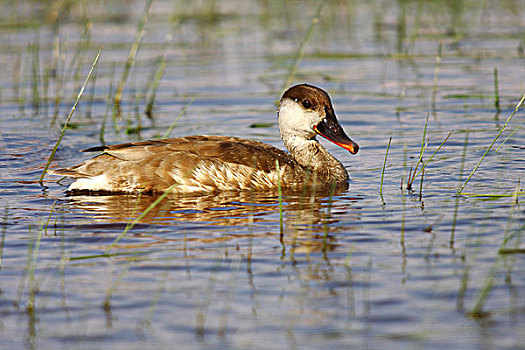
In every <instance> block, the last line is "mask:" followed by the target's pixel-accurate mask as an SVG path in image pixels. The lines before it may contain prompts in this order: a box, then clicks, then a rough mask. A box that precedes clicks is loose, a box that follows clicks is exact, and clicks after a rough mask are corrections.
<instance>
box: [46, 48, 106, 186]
mask: <svg viewBox="0 0 525 350" xmlns="http://www.w3.org/2000/svg"><path fill="white" fill-rule="evenodd" d="M101 53H102V48H101V49H100V50H98V54H97V56H96V57H95V60H94V61H93V64H92V65H91V69H90V70H89V73H88V75H87V77H86V80H85V81H84V84H82V87H81V88H80V91H79V92H78V95H77V99H76V100H75V103H74V104H73V107H71V111H70V112H69V115H68V117H67V119H66V121H65V123H64V126H63V127H62V131H61V132H60V136H59V137H58V140H57V142H56V143H55V146H54V147H53V150H52V151H51V154H50V155H49V158H48V159H47V163H46V165H45V166H44V170H43V171H42V175H40V179H39V180H38V183H39V184H40V185H43V180H44V176H45V175H46V172H47V169H49V165H50V164H51V161H52V160H53V158H54V157H55V153H56V151H57V149H58V146H59V145H60V142H61V141H62V138H63V137H64V134H65V132H66V129H67V127H68V124H69V121H70V120H71V117H72V116H73V113H74V112H75V110H76V109H77V105H78V102H79V101H80V98H81V97H82V94H83V93H84V89H85V88H86V85H87V83H88V82H89V79H90V78H91V75H92V74H93V71H94V70H95V67H96V66H97V63H98V59H99V57H100V54H101Z"/></svg>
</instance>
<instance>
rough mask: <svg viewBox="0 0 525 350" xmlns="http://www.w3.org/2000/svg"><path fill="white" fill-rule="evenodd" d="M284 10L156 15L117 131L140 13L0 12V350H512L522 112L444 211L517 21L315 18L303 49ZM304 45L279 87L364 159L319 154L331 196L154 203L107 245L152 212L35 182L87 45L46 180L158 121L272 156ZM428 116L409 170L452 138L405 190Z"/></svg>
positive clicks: (503, 106)
mask: <svg viewBox="0 0 525 350" xmlns="http://www.w3.org/2000/svg"><path fill="white" fill-rule="evenodd" d="M305 4H306V3H304V2H296V1H286V2H284V3H274V2H264V1H251V2H244V1H232V2H227V3H224V2H176V3H172V2H169V1H160V0H158V1H155V2H154V3H153V4H152V7H151V11H150V15H149V18H148V22H147V24H146V27H145V28H146V30H145V32H144V35H143V37H142V41H141V46H140V48H139V51H138V53H137V56H136V58H135V64H134V66H133V67H132V69H131V70H130V74H129V77H128V78H127V80H126V85H125V89H124V94H123V100H122V103H121V115H120V116H118V117H117V116H116V115H115V114H114V110H113V106H112V104H111V100H112V99H111V97H110V96H113V94H114V92H115V90H116V86H117V85H118V83H119V81H120V79H121V76H122V71H123V67H124V65H125V61H126V58H127V56H128V53H129V50H130V47H131V43H132V42H133V39H134V36H135V33H136V28H137V24H138V23H139V21H140V17H141V16H142V15H143V13H144V6H145V4H144V3H142V2H119V1H117V2H110V3H107V4H106V3H103V2H89V3H88V2H79V3H72V4H70V6H69V5H68V6H65V7H61V5H60V3H57V4H55V3H53V2H52V3H50V4H49V6H48V4H47V3H46V5H44V4H43V3H42V4H41V3H40V2H32V1H23V2H16V3H5V4H3V5H2V8H3V10H4V11H2V15H1V16H2V23H3V24H2V25H1V26H0V30H1V33H2V35H1V36H0V46H1V48H2V51H1V52H2V53H1V54H0V115H1V120H0V123H1V125H0V127H1V138H0V167H1V169H2V170H1V173H0V175H1V176H0V184H1V189H2V190H1V191H0V198H1V203H2V205H1V208H0V209H1V211H2V218H1V222H2V227H1V229H0V232H1V240H0V256H1V260H0V312H1V315H2V317H1V319H0V334H1V337H0V339H1V340H0V347H2V348H23V347H27V348H51V347H53V348H77V347H79V348H102V347H109V346H111V347H112V348H126V349H129V348H143V347H144V346H148V347H151V346H153V347H155V348H167V347H172V346H173V345H174V344H177V346H178V347H180V348H188V349H194V348H217V347H225V348H240V349H245V348H255V349H259V348H261V349H262V348H290V349H296V348H297V349H299V348H315V349H333V348H371V349H375V348H384V347H388V348H394V349H406V348H440V349H441V348H443V347H450V348H472V349H490V348H509V349H514V348H519V347H521V346H523V344H524V343H525V337H524V334H525V332H524V316H525V314H524V310H525V300H524V296H523V293H522V290H523V288H524V287H525V270H524V266H525V260H524V254H523V242H522V233H523V230H524V214H523V208H522V207H521V205H520V201H521V199H522V198H523V196H522V195H521V196H519V197H518V201H517V202H518V204H516V198H513V197H512V194H513V192H514V191H516V189H518V188H519V189H521V188H522V185H521V182H520V181H522V180H523V178H524V175H525V161H524V159H525V158H524V148H525V145H524V143H523V139H524V136H525V135H524V132H523V129H522V128H521V127H520V125H521V124H522V123H523V118H524V115H523V111H519V112H518V113H516V114H515V115H514V117H513V118H512V120H511V121H510V122H509V124H508V125H507V127H506V129H505V130H504V131H503V133H502V134H501V137H500V138H499V139H498V141H497V142H496V143H495V147H494V149H493V150H491V151H490V152H489V153H488V154H487V157H486V158H485V159H484V160H483V162H482V164H481V166H480V167H479V168H478V169H477V171H476V172H475V173H474V175H473V177H472V179H471V180H470V181H469V183H468V184H467V186H466V187H465V190H464V194H463V195H461V196H457V195H456V193H457V190H458V188H459V186H460V185H461V184H462V183H463V182H464V181H465V179H466V178H467V176H468V175H469V174H470V172H471V171H472V169H474V167H475V166H476V164H477V163H478V161H479V160H480V158H481V156H482V155H483V154H484V153H485V151H486V150H487V148H488V147H489V145H490V144H491V142H492V141H493V140H494V138H495V137H496V135H497V134H498V132H499V131H500V130H501V128H502V127H503V126H504V124H505V122H506V120H507V118H508V117H509V116H510V115H511V113H512V111H513V110H514V108H515V106H516V104H517V103H518V101H519V99H520V98H521V96H522V95H523V92H524V90H525V86H524V84H523V82H524V81H525V79H524V78H525V64H524V62H525V61H524V56H523V51H524V47H525V36H524V33H523V28H524V25H525V12H524V10H523V6H521V3H520V2H519V1H501V2H497V3H485V2H474V1H472V2H470V1H455V2H448V1H434V2H430V3H429V2H425V1H414V2H408V3H407V2H395V3H392V2H385V1H372V2H361V1H358V2H354V3H346V2H342V1H334V2H331V1H327V2H326V3H325V4H324V6H323V7H322V8H321V10H320V15H319V16H318V17H317V20H316V22H315V23H317V24H314V26H313V27H311V30H312V35H311V38H309V37H308V34H307V33H308V31H309V28H310V26H311V23H312V19H313V18H314V17H315V16H316V11H317V4H316V3H308V6H306V5H305ZM308 39H309V40H308ZM302 42H304V43H306V44H305V45H304V52H303V53H304V56H303V58H302V60H300V62H299V63H298V65H297V71H296V74H295V75H293V76H292V82H293V83H299V82H309V83H311V84H314V85H318V86H321V87H323V88H324V89H326V90H327V91H328V92H329V93H330V94H331V96H332V99H333V104H334V107H335V111H336V113H337V115H338V118H339V120H340V122H341V124H342V125H343V127H344V128H345V130H346V131H347V133H348V134H349V135H350V137H352V139H354V140H355V141H356V142H358V143H359V145H360V146H361V149H360V152H359V154H358V155H356V156H352V155H350V154H349V153H348V152H346V151H345V150H343V149H340V148H337V147H336V146H334V145H331V144H328V143H327V142H325V141H324V140H321V142H322V143H323V145H325V146H326V147H327V148H328V149H329V150H330V151H331V152H332V153H333V154H334V155H335V156H336V157H337V158H338V159H340V160H341V161H342V162H343V164H344V165H345V166H346V167H347V169H348V171H349V173H350V177H351V183H350V188H349V189H348V190H346V191H340V192H336V193H322V192H312V191H304V192H301V193H284V195H283V198H282V201H283V209H282V222H281V210H280V207H279V197H278V194H277V193H222V194H219V195H204V196H168V197H167V198H166V199H165V200H164V201H163V202H161V203H160V204H159V205H158V206H156V207H155V208H154V209H153V210H151V211H150V212H149V213H148V214H147V215H145V216H143V217H142V218H141V219H140V220H139V221H138V222H137V223H136V224H135V225H134V226H133V227H132V228H131V229H129V228H128V230H127V226H128V225H129V223H131V222H133V220H134V219H135V218H137V217H139V215H140V214H141V213H143V212H144V211H145V210H146V209H147V208H148V206H150V205H151V204H152V203H153V202H154V201H155V199H156V197H154V196H97V197H87V196H77V197H71V196H67V195H66V193H65V190H66V188H67V186H68V184H69V182H68V180H63V181H60V182H57V180H58V179H56V178H54V177H51V176H48V177H46V178H45V182H44V185H45V186H40V185H39V184H38V178H39V176H40V174H41V172H42V170H43V167H44V165H45V162H46V160H47V158H48V157H49V154H50V152H51V149H52V148H53V146H54V144H55V142H56V140H57V138H58V135H59V133H60V129H61V126H62V123H63V122H64V121H65V118H66V116H67V114H68V113H69V111H70V108H71V105H72V103H73V102H74V99H75V97H76V94H77V92H78V89H79V88H80V86H81V85H82V81H83V79H84V77H85V76H86V74H87V72H88V71H89V68H90V66H91V62H92V60H93V59H94V57H95V55H96V52H97V51H98V49H99V48H100V47H101V46H103V47H104V50H103V52H102V56H101V59H100V63H99V65H98V66H97V69H96V75H95V76H94V77H93V79H92V81H91V82H90V84H89V85H88V87H87V88H86V91H85V93H84V95H83V97H82V100H81V102H80V104H79V107H78V109H77V110H76V112H75V114H74V116H73V118H72V127H71V128H69V129H68V130H67V131H66V133H65V137H64V139H63V140H62V142H61V144H60V147H59V149H58V152H57V153H56V155H55V157H54V160H53V162H52V165H51V166H52V167H58V166H67V165H72V164H75V163H77V162H79V161H80V160H83V159H86V158H88V157H89V156H90V155H89V154H83V153H79V152H78V151H79V150H81V149H84V148H88V147H92V146H97V145H100V144H101V143H102V142H106V143H118V142H128V141H130V140H139V139H149V138H156V137H161V136H162V135H164V134H165V132H166V131H167V130H168V129H169V127H170V126H172V125H174V128H173V129H172V130H171V133H170V136H172V137H176V136H183V135H193V134H215V135H230V136H237V137H244V138H250V139H255V140H259V141H263V142H267V143H270V144H272V145H275V146H277V147H282V143H281V141H280V138H279V132H278V127H277V124H276V105H275V102H276V100H278V98H279V96H280V94H281V93H282V90H283V88H285V86H284V84H285V82H286V81H287V79H288V77H289V75H290V72H293V69H292V68H291V67H292V66H293V64H294V60H295V59H296V57H301V56H302V55H301V52H299V54H298V50H299V48H300V47H301V43H302ZM164 56H165V57H166V66H165V69H164V71H163V75H162V79H161V81H160V84H159V86H158V90H157V93H156V98H155V103H154V109H153V114H152V116H153V119H150V118H148V117H147V116H146V115H145V114H144V109H145V108H146V105H147V103H148V98H149V97H150V96H151V94H152V92H153V90H154V89H153V86H152V85H153V84H152V82H153V80H154V79H153V77H154V75H155V72H156V71H157V69H158V67H159V62H160V60H161V59H162V57H164ZM495 69H497V77H498V79H497V81H498V87H497V89H498V95H499V110H498V108H497V107H496V106H495V103H494V94H495V86H494V71H495ZM57 101H58V103H57ZM184 109H186V110H185V112H183V113H181V112H182V111H183V110H184ZM114 116H115V118H114ZM427 117H428V126H427V132H426V137H425V140H424V143H425V144H427V146H426V150H425V154H424V156H423V161H427V160H428V159H430V157H431V155H432V154H433V153H434V152H435V151H436V149H437V148H438V147H439V146H440V144H441V143H442V142H443V140H445V138H446V137H447V135H448V134H449V133H450V132H452V134H451V135H450V137H449V138H448V140H447V141H446V142H445V144H444V145H443V147H442V148H441V149H440V150H439V152H437V153H436V155H435V156H434V157H433V158H432V160H431V161H430V162H429V163H428V165H427V166H426V169H425V173H424V177H423V185H422V186H420V184H421V174H419V175H418V176H417V178H416V180H415V181H414V185H413V189H412V190H411V191H408V190H407V188H406V181H407V177H408V176H409V172H410V168H411V167H415V165H416V163H417V161H418V158H419V155H420V150H421V144H422V141H423V134H424V129H425V124H426V123H427ZM513 131H515V132H514V133H512V132H513ZM511 133H512V134H511ZM390 137H392V143H391V146H390V149H389V154H388V158H387V163H386V169H385V173H384V183H383V188H382V196H381V195H380V193H379V190H380V180H381V173H382V167H383V161H384V159H385V152H386V148H387V144H388V140H389V138H390ZM507 137H508V139H507V140H506V142H505V143H504V145H503V146H502V147H501V148H499V149H498V150H497V151H496V148H497V147H499V145H500V144H501V143H502V142H503V140H505V139H506V138H507ZM463 154H465V156H464V157H463ZM419 169H421V167H419ZM401 183H403V185H402V186H401ZM126 230H127V231H126ZM124 232H127V233H126V234H123V233H124Z"/></svg>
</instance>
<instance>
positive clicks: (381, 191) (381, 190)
mask: <svg viewBox="0 0 525 350" xmlns="http://www.w3.org/2000/svg"><path fill="white" fill-rule="evenodd" d="M391 142H392V136H390V138H389V139H388V145H387V146H386V153H385V161H384V162H383V171H382V172H381V184H380V185H379V195H380V196H381V197H383V178H384V177H385V168H386V158H387V157H388V150H389V149H390V143H391Z"/></svg>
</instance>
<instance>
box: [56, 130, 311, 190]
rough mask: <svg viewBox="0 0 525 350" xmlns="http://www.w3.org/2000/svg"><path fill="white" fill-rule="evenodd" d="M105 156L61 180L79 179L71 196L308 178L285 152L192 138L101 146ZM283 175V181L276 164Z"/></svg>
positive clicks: (266, 184)
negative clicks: (76, 194) (88, 192)
mask: <svg viewBox="0 0 525 350" xmlns="http://www.w3.org/2000/svg"><path fill="white" fill-rule="evenodd" d="M85 151H88V152H89V151H102V152H103V153H102V154H100V155H98V156H96V157H94V158H92V159H89V160H87V161H85V162H83V163H81V164H79V165H76V166H73V167H71V168H65V169H59V170H55V171H54V173H55V174H58V175H65V176H70V177H74V178H77V180H76V181H75V182H74V183H73V184H71V186H70V187H69V190H70V191H73V192H75V191H76V192H78V191H81V192H86V191H90V192H162V191H165V190H167V189H168V188H169V187H170V186H172V185H174V184H176V186H174V187H173V188H172V190H173V191H174V192H180V193H186V192H210V191H215V190H244V189H268V188H275V187H276V186H277V183H278V182H279V181H280V180H281V181H282V180H283V179H284V181H285V182H286V183H283V184H282V185H283V186H286V185H290V183H291V182H294V179H293V178H294V177H296V176H301V174H304V172H305V169H303V168H302V167H301V166H300V165H299V164H298V163H296V162H295V161H294V160H293V158H292V157H291V156H290V155H289V154H288V153H286V152H284V151H282V150H280V149H278V148H275V147H273V146H271V145H267V144H264V143H262V142H258V141H252V140H245V139H240V138H236V137H224V136H189V137H180V138H173V139H163V140H152V141H142V142H132V143H126V144H119V145H113V146H101V147H94V148H90V149H87V150H85ZM277 162H278V163H279V167H280V169H281V172H282V173H284V176H282V177H281V179H279V176H278V173H277V171H276V166H277V165H276V163H277Z"/></svg>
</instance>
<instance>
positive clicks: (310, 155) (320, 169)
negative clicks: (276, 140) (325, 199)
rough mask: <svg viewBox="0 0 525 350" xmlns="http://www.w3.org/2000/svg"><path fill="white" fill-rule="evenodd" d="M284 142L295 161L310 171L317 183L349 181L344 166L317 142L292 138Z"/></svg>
mask: <svg viewBox="0 0 525 350" xmlns="http://www.w3.org/2000/svg"><path fill="white" fill-rule="evenodd" d="M283 141H284V145H285V146H286V148H287V149H288V150H289V151H290V154H291V155H292V157H293V158H294V159H295V161H296V162H297V163H299V164H301V165H302V166H303V167H305V168H308V169H310V170H311V171H312V172H313V173H314V174H315V176H316V177H317V181H319V182H324V183H339V182H343V181H346V180H348V173H347V172H346V169H345V168H344V166H343V164H341V162H340V161H338V160H337V159H336V158H335V157H334V156H332V155H331V154H330V153H329V152H328V151H327V150H326V148H324V147H323V146H321V144H320V143H319V142H318V141H317V140H315V139H311V140H307V139H304V138H298V137H293V136H291V137H287V138H284V137H283Z"/></svg>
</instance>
